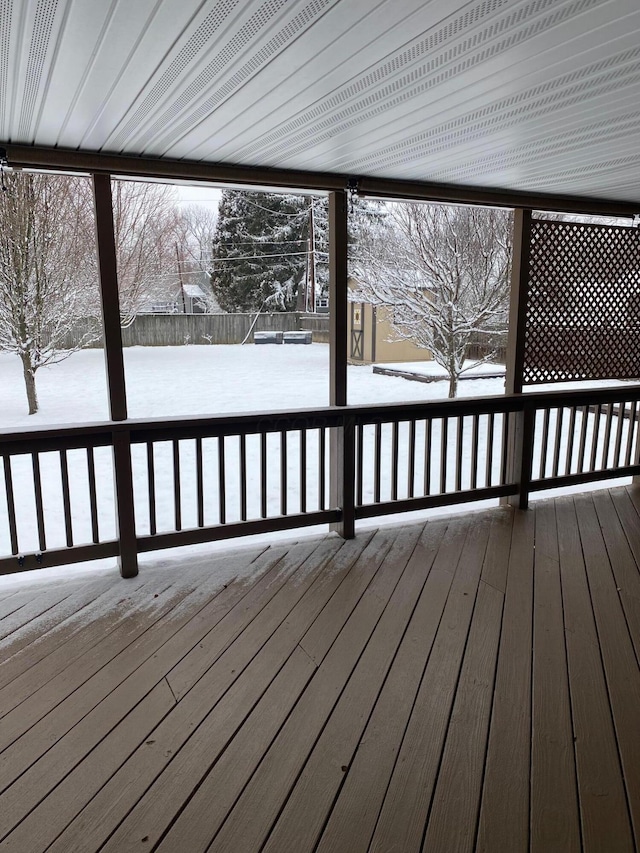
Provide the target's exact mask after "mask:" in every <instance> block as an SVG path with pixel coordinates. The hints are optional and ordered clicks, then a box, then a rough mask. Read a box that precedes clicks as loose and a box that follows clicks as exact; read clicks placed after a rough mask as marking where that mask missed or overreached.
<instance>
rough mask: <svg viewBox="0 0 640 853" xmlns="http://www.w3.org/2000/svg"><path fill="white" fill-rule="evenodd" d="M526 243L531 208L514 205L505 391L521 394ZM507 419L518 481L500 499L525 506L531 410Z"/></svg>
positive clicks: (510, 464)
mask: <svg viewBox="0 0 640 853" xmlns="http://www.w3.org/2000/svg"><path fill="white" fill-rule="evenodd" d="M530 243H531V211H530V210H526V209H523V208H516V210H514V213H513V258H512V264H511V297H510V303H509V339H508V341H507V365H506V367H507V369H506V377H505V393H506V394H521V393H522V385H523V373H524V336H525V330H526V319H527V314H526V311H527V289H528V286H529V251H530ZM509 418H510V423H509V447H508V448H507V472H506V473H507V479H508V481H510V482H516V483H517V484H518V492H517V494H516V495H513V496H511V497H508V498H502V499H501V502H502V503H506V504H510V505H512V506H517V507H519V508H520V509H526V508H527V506H528V505H529V483H530V481H531V460H532V455H533V433H534V426H535V424H534V418H535V412H534V411H533V409H532V410H530V411H529V410H527V411H526V412H525V411H521V412H514V413H513V414H512V415H510V416H509Z"/></svg>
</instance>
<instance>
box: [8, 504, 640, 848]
mask: <svg viewBox="0 0 640 853" xmlns="http://www.w3.org/2000/svg"><path fill="white" fill-rule="evenodd" d="M639 565H640V492H638V491H636V490H634V489H633V488H629V489H626V488H618V489H614V490H611V491H602V492H597V493H593V494H592V495H579V496H577V497H575V498H572V497H563V498H559V499H557V500H556V501H555V502H554V501H545V502H541V503H538V504H536V505H534V509H532V510H529V511H527V512H513V511H511V510H508V509H496V510H491V511H487V512H483V513H474V514H467V515H458V516H452V517H451V518H449V519H446V520H440V519H438V520H432V521H429V522H428V523H427V524H426V525H424V524H422V525H411V526H405V527H388V528H380V529H379V530H377V531H373V530H372V531H369V532H366V533H360V534H359V535H358V537H357V539H356V540H354V541H347V542H343V541H342V540H340V539H338V538H334V537H333V536H330V537H326V538H315V539H310V540H305V541H302V542H299V543H298V544H293V545H290V546H288V547H286V548H285V547H284V546H280V545H276V546H272V547H270V548H268V549H263V550H262V551H260V550H259V549H254V550H252V551H249V550H247V549H244V550H240V551H235V552H229V554H228V555H226V556H223V557H215V558H212V560H211V566H210V571H208V572H206V573H205V572H203V571H202V569H201V568H199V569H198V570H196V569H195V568H189V566H185V567H184V569H181V570H180V571H179V572H178V571H176V570H175V569H174V570H172V571H168V570H166V569H160V568H159V569H153V570H151V569H148V570H147V571H145V570H144V569H143V571H142V572H141V574H140V576H139V577H138V578H136V579H135V580H130V581H123V580H120V579H119V578H118V577H117V576H115V575H114V576H108V577H106V576H104V575H100V576H99V577H97V578H96V579H94V580H90V581H87V580H83V581H82V582H80V581H78V580H76V581H70V582H66V583H62V584H56V585H52V584H48V585H36V586H34V585H30V581H29V580H28V579H27V578H24V583H23V585H22V586H15V587H13V588H11V589H9V590H8V589H4V591H0V616H1V617H2V618H1V620H0V638H1V639H0V644H1V648H2V650H3V654H2V663H1V664H0V713H1V714H2V718H1V720H0V750H2V752H1V753H0V783H1V788H2V791H3V793H2V796H1V798H0V839H2V840H1V841H0V851H2V853H4V851H19V853H38V852H39V851H44V850H48V851H54V853H72V851H76V853H89V851H97V850H101V851H107V852H108V853H122V851H151V850H154V851H155V850H158V851H162V852H163V853H167V851H180V853H183V852H184V853H197V851H229V853H251V851H265V853H287V851H290V853H304V851H318V853H329V851H345V853H347V851H348V853H358V851H361V852H362V853H365V851H376V853H391V851H399V853H412V851H416V853H417V851H428V853H440V851H443V853H452V852H453V851H467V850H468V851H471V850H477V851H484V853H503V851H504V853H519V851H529V850H530V851H534V853H537V851H540V853H550V851H561V852H562V853H569V852H570V851H578V850H585V851H606V853H614V852H615V851H632V850H635V849H638V844H639V843H640V670H639V667H638V655H639V653H640V572H639V569H638V566H639Z"/></svg>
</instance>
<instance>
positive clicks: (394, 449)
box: [391, 421, 399, 501]
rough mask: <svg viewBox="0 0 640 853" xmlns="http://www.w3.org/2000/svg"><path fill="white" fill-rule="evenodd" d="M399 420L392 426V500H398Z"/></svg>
mask: <svg viewBox="0 0 640 853" xmlns="http://www.w3.org/2000/svg"><path fill="white" fill-rule="evenodd" d="M398 430H399V425H398V421H394V422H393V424H392V426H391V500H392V501H397V500H398Z"/></svg>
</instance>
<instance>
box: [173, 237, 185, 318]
mask: <svg viewBox="0 0 640 853" xmlns="http://www.w3.org/2000/svg"><path fill="white" fill-rule="evenodd" d="M175 246H176V263H177V264H178V277H179V278H180V293H181V295H182V313H183V314H186V313H187V300H186V299H185V296H184V281H183V280H182V266H181V264H180V253H179V252H178V244H177V243H176V244H175Z"/></svg>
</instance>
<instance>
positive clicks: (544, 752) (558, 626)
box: [531, 501, 580, 853]
mask: <svg viewBox="0 0 640 853" xmlns="http://www.w3.org/2000/svg"><path fill="white" fill-rule="evenodd" d="M531 730H532V735H531V740H532V743H531V853H551V851H557V853H570V851H578V850H580V821H579V815H578V793H577V786H576V769H575V760H574V751H573V728H572V725H571V704H570V698H569V683H568V677H567V660H566V652H565V643H564V621H563V612H562V597H561V591H560V565H559V559H558V533H557V528H556V516H555V509H554V505H553V503H552V502H551V501H549V502H545V503H543V504H541V505H540V506H538V507H537V508H536V547H535V558H534V593H533V669H532V701H531Z"/></svg>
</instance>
